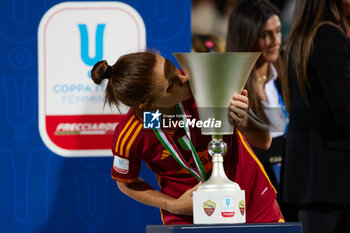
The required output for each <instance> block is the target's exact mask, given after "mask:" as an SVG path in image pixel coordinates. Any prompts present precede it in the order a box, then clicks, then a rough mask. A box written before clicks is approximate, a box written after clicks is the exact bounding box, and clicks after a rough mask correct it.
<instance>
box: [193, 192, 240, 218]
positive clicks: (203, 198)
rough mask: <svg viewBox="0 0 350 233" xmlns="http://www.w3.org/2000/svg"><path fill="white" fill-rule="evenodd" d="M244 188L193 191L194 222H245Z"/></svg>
mask: <svg viewBox="0 0 350 233" xmlns="http://www.w3.org/2000/svg"><path fill="white" fill-rule="evenodd" d="M245 219H246V205H245V193H244V190H235V191H227V190H217V191H202V190H199V191H198V190H197V191H195V192H193V222H194V224H220V223H226V224H227V223H245Z"/></svg>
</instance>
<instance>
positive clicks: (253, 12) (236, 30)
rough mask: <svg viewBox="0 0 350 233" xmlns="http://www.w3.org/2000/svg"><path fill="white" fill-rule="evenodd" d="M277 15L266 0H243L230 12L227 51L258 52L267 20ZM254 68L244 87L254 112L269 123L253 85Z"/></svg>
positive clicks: (279, 66)
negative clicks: (258, 45) (259, 41)
mask: <svg viewBox="0 0 350 233" xmlns="http://www.w3.org/2000/svg"><path fill="white" fill-rule="evenodd" d="M273 15H279V11H278V9H277V8H276V7H275V6H274V5H272V3H270V2H269V1H267V0H247V1H243V2H242V3H241V4H240V5H239V6H237V8H236V9H235V10H234V11H233V12H232V13H231V15H230V18H229V26H228V32H227V39H226V51H227V52H258V51H257V49H256V48H257V43H258V39H259V38H261V37H262V36H263V33H264V29H265V25H266V22H267V20H268V19H269V18H270V17H271V16H273ZM274 65H275V67H276V69H277V72H278V74H279V76H278V77H279V78H281V76H283V72H282V71H283V70H282V62H281V58H280V57H279V58H278V60H277V62H275V63H274ZM254 71H255V68H253V70H252V72H251V73H250V76H249V78H248V81H247V84H246V87H245V88H246V89H247V90H248V95H249V105H250V108H252V109H253V111H254V112H255V114H256V115H257V116H258V117H259V118H260V119H262V120H263V121H264V122H266V123H270V121H269V119H268V117H267V116H266V114H265V112H264V111H263V106H262V104H261V99H260V98H259V96H258V95H257V93H256V90H255V87H254V85H253V82H254V76H255V72H254Z"/></svg>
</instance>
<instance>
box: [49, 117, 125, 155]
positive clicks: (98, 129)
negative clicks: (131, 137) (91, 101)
mask: <svg viewBox="0 0 350 233" xmlns="http://www.w3.org/2000/svg"><path fill="white" fill-rule="evenodd" d="M123 117H124V115H80V116H71V115H70V116H67V115H66V116H46V130H47V135H48V136H49V138H50V139H51V141H52V142H53V143H54V144H55V145H56V146H58V147H60V148H62V149H68V150H90V149H106V150H110V146H111V143H110V142H111V140H112V136H113V132H114V129H115V127H116V125H117V124H118V122H120V121H121V119H122V118H123Z"/></svg>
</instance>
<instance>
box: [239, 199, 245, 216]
mask: <svg viewBox="0 0 350 233" xmlns="http://www.w3.org/2000/svg"><path fill="white" fill-rule="evenodd" d="M244 209H245V203H244V201H243V200H242V201H240V202H239V210H240V211H241V214H242V215H244Z"/></svg>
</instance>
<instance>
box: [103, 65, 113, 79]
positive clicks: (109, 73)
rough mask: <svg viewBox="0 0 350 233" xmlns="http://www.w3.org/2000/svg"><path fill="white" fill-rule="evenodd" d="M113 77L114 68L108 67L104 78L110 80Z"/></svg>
mask: <svg viewBox="0 0 350 233" xmlns="http://www.w3.org/2000/svg"><path fill="white" fill-rule="evenodd" d="M111 76H112V66H108V67H107V70H106V72H105V75H104V78H105V79H110V77H111Z"/></svg>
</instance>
